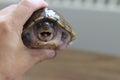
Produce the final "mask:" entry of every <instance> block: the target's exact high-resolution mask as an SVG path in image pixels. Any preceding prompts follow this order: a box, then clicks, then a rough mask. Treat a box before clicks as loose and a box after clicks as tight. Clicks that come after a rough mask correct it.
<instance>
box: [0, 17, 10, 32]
mask: <svg viewBox="0 0 120 80" xmlns="http://www.w3.org/2000/svg"><path fill="white" fill-rule="evenodd" d="M0 29H1V30H2V32H4V33H7V32H10V31H11V29H10V26H9V23H8V21H7V20H5V19H0Z"/></svg>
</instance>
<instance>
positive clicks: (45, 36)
mask: <svg viewBox="0 0 120 80" xmlns="http://www.w3.org/2000/svg"><path fill="white" fill-rule="evenodd" d="M38 36H39V39H40V40H42V41H49V40H51V39H52V38H53V32H51V31H49V30H47V31H46V30H45V31H41V32H40V33H39V35H38Z"/></svg>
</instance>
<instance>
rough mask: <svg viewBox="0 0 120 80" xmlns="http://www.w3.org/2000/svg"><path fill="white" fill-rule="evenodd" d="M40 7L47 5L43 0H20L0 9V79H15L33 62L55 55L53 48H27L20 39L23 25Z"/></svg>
mask: <svg viewBox="0 0 120 80" xmlns="http://www.w3.org/2000/svg"><path fill="white" fill-rule="evenodd" d="M42 7H47V3H46V2H45V1H44V0H22V1H21V2H20V3H19V4H17V5H11V6H9V7H7V8H5V9H3V10H1V11H0V80H16V79H17V78H18V77H20V76H22V75H23V74H24V73H25V72H26V71H27V70H28V69H29V68H31V67H32V66H33V65H34V64H36V63H38V62H40V61H43V60H46V59H49V58H53V57H54V56H55V50H49V49H40V50H32V49H28V48H26V47H25V46H24V44H23V42H22V39H21V33H22V29H23V25H24V24H25V22H26V21H27V19H28V18H29V17H30V16H31V15H32V13H33V12H34V11H35V10H37V9H39V8H42Z"/></svg>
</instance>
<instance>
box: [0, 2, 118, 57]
mask: <svg viewBox="0 0 120 80" xmlns="http://www.w3.org/2000/svg"><path fill="white" fill-rule="evenodd" d="M8 1H9V0H8ZM8 1H7V0H5V1H0V8H3V7H5V6H7V5H8V4H10V3H13V1H14V2H15V0H11V1H9V2H8ZM52 8H53V7H52ZM54 8H55V7H54ZM55 9H56V10H58V11H59V12H60V13H61V14H63V15H64V16H65V17H66V18H67V19H68V21H69V22H70V23H71V25H72V27H73V29H74V31H75V32H76V34H77V40H75V41H74V42H73V44H72V45H71V46H70V48H74V49H79V50H87V51H96V52H102V53H107V54H110V55H120V12H110V11H97V10H85V9H68V8H60V7H59V8H55Z"/></svg>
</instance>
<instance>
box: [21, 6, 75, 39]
mask: <svg viewBox="0 0 120 80" xmlns="http://www.w3.org/2000/svg"><path fill="white" fill-rule="evenodd" d="M42 19H49V20H52V21H53V22H56V23H58V24H59V25H60V27H62V28H63V29H65V30H66V31H68V32H69V33H70V35H71V40H70V41H73V40H74V39H76V36H75V33H74V32H73V30H72V28H71V26H70V24H69V23H68V22H67V20H66V19H65V18H64V17H63V16H62V15H61V14H60V13H58V12H57V11H55V10H53V9H49V8H42V9H39V10H37V11H35V12H34V13H33V14H32V16H31V17H30V18H29V20H28V21H27V22H26V23H25V25H24V28H23V31H25V30H26V29H28V28H30V27H32V26H33V25H34V24H36V23H37V22H38V21H40V20H42Z"/></svg>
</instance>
